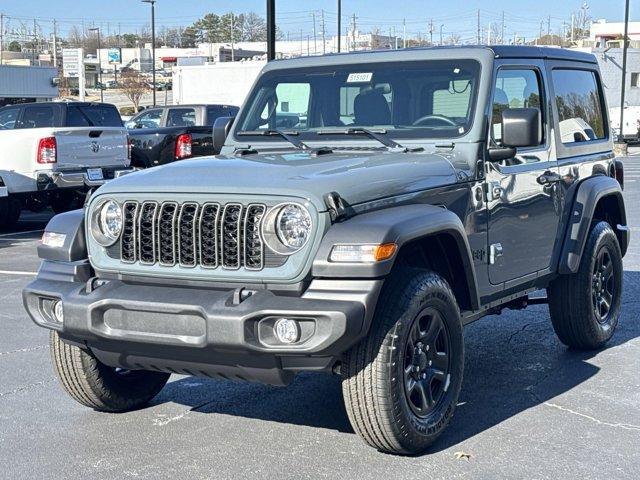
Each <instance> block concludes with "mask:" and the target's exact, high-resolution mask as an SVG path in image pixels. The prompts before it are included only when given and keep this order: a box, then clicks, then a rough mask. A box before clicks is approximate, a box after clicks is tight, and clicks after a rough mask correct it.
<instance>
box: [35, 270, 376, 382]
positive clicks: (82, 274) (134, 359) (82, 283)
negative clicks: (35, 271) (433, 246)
mask: <svg viewBox="0 0 640 480" xmlns="http://www.w3.org/2000/svg"><path fill="white" fill-rule="evenodd" d="M72 266H73V270H71V268H72ZM88 272H90V267H89V266H88V264H87V263H86V262H85V263H83V262H80V263H76V264H62V263H59V262H49V261H45V262H43V266H42V268H41V270H40V273H39V275H38V278H37V279H36V280H34V281H33V282H32V283H30V284H29V285H28V286H27V287H26V288H25V290H24V292H23V299H24V304H25V307H26V309H27V311H28V312H29V315H30V316H31V318H32V319H33V320H34V321H35V323H36V324H38V325H40V326H43V327H45V328H49V329H53V330H57V331H58V332H59V335H60V337H61V338H62V339H63V340H66V341H68V342H71V343H75V344H77V345H81V346H84V347H88V348H89V349H90V350H91V351H92V352H93V353H94V354H95V355H96V357H98V359H99V360H101V361H102V362H103V363H105V364H107V365H111V366H117V367H123V368H129V369H146V370H162V371H169V372H174V373H185V374H189V375H204V376H210V377H224V378H238V379H242V380H257V381H262V382H265V383H272V384H286V383H288V382H289V381H291V379H292V378H293V375H294V373H295V372H297V371H301V370H328V369H330V368H331V366H332V365H333V364H334V363H335V360H336V359H337V358H338V357H339V356H340V355H341V354H342V353H343V352H344V351H346V350H347V349H348V348H349V347H351V346H352V345H353V344H354V343H355V342H357V341H358V340H359V339H360V338H362V336H364V334H365V333H366V331H368V324H369V322H370V321H371V316H372V313H373V309H374V308H375V302H376V300H377V296H378V293H379V291H380V287H381V284H382V281H381V280H373V281H340V282H336V281H328V280H316V281H313V282H312V283H311V285H310V287H309V288H308V289H307V290H306V291H305V293H304V294H303V295H302V296H285V295H277V294H275V293H274V292H271V291H269V290H256V291H247V290H243V289H241V288H235V289H232V288H226V289H212V288H202V287H197V288H196V287H178V286H164V285H162V286H158V285H145V284H138V283H125V282H123V281H120V280H112V281H108V282H107V283H105V284H104V285H102V286H99V287H97V288H95V289H93V290H92V291H90V290H91V287H89V288H88V287H87V285H91V284H92V283H93V282H95V279H89V273H88ZM87 279H88V280H87ZM69 280H71V281H69ZM58 299H59V300H61V301H62V302H63V306H64V322H63V323H62V324H61V323H59V322H57V321H55V320H54V318H53V316H52V315H51V313H50V310H51V305H52V302H53V301H55V300H58ZM282 317H285V318H293V319H296V320H298V321H299V324H300V325H301V332H302V337H301V340H300V341H299V342H298V343H296V344H293V345H286V344H282V343H279V342H278V341H277V340H276V339H275V337H274V335H273V324H274V323H275V320H276V319H278V318H282Z"/></svg>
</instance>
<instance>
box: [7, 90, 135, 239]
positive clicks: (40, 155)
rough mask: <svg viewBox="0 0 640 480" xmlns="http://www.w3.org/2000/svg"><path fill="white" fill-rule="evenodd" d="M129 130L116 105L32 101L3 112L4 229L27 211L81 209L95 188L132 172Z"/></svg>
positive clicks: (13, 106)
mask: <svg viewBox="0 0 640 480" xmlns="http://www.w3.org/2000/svg"><path fill="white" fill-rule="evenodd" d="M130 163H131V158H130V151H129V145H128V137H127V130H126V129H125V128H124V126H123V125H122V120H121V118H120V115H119V113H118V111H117V109H116V108H115V107H114V106H113V105H109V104H104V103H102V104H101V103H78V102H73V103H32V104H23V105H10V106H6V107H3V108H0V228H2V227H4V228H10V227H11V226H12V225H14V224H15V223H16V222H17V221H18V218H19V217H20V212H21V211H22V210H23V209H25V208H26V209H29V210H34V211H38V210H41V209H43V208H46V207H47V206H51V207H52V208H53V210H54V211H55V212H56V213H61V212H64V211H67V210H70V209H73V208H77V207H78V206H79V204H80V203H79V200H80V199H81V198H82V196H83V193H85V192H86V191H87V190H88V189H89V188H91V187H95V186H100V185H102V184H103V183H104V182H105V181H107V180H109V179H112V178H115V177H118V176H120V175H122V174H123V173H128V172H130V171H131V168H130V167H129V165H130Z"/></svg>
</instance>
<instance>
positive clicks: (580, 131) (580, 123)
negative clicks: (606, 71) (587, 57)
mask: <svg viewBox="0 0 640 480" xmlns="http://www.w3.org/2000/svg"><path fill="white" fill-rule="evenodd" d="M552 78H553V88H554V90H555V97H556V106H557V108H558V127H559V129H560V138H561V140H562V143H564V144H572V143H580V142H589V141H592V140H600V139H603V138H606V136H607V127H606V123H605V118H604V114H603V111H602V98H601V97H600V90H599V89H598V83H597V80H596V75H595V73H594V72H592V71H589V70H569V69H557V70H553V72H552Z"/></svg>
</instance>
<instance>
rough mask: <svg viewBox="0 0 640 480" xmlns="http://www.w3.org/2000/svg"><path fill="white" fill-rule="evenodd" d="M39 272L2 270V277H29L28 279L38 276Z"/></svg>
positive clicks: (0, 272)
mask: <svg viewBox="0 0 640 480" xmlns="http://www.w3.org/2000/svg"><path fill="white" fill-rule="evenodd" d="M37 274H38V272H23V271H20V270H0V275H22V276H28V277H33V276H34V275H37Z"/></svg>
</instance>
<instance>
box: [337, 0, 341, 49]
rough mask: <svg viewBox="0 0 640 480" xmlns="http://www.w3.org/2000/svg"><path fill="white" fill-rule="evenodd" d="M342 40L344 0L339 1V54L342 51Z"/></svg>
mask: <svg viewBox="0 0 640 480" xmlns="http://www.w3.org/2000/svg"><path fill="white" fill-rule="evenodd" d="M341 40H342V0H338V53H340V50H341V48H340V47H341Z"/></svg>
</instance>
